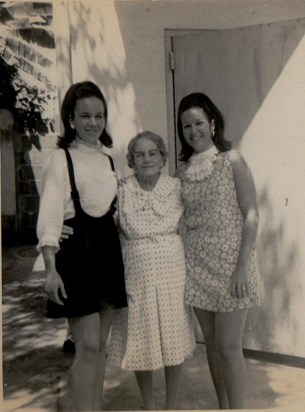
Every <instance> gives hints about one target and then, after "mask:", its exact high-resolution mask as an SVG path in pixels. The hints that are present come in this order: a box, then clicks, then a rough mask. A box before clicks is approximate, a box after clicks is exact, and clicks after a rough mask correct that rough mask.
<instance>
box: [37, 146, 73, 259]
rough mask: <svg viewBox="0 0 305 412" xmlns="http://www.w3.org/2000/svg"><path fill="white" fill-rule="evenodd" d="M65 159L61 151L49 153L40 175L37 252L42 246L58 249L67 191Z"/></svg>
mask: <svg viewBox="0 0 305 412" xmlns="http://www.w3.org/2000/svg"><path fill="white" fill-rule="evenodd" d="M66 169H67V164H66V158H65V154H64V151H63V150H59V149H58V150H55V151H54V152H53V153H51V155H50V158H49V161H48V163H47V164H46V166H45V167H44V168H43V173H42V188H41V195H40V206H39V215H38V223H37V237H38V240H39V242H38V245H37V250H38V251H40V250H41V247H43V246H54V247H55V248H56V251H57V250H58V249H59V238H60V234H61V231H62V225H63V221H64V210H65V192H66V191H67V179H66V173H65V172H66Z"/></svg>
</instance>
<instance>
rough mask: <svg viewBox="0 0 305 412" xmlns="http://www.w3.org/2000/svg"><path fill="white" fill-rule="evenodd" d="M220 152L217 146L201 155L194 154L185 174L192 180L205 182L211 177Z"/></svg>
mask: <svg viewBox="0 0 305 412" xmlns="http://www.w3.org/2000/svg"><path fill="white" fill-rule="evenodd" d="M218 153H219V150H218V149H217V147H216V146H215V145H213V146H212V147H210V148H209V149H207V150H205V151H204V152H201V153H194V154H192V156H191V157H190V159H189V163H190V165H189V167H188V168H187V170H186V172H185V174H186V176H187V177H188V178H189V179H190V180H193V181H195V180H203V179H205V178H207V177H209V176H210V174H211V173H212V171H213V168H214V162H215V161H216V159H217V155H218Z"/></svg>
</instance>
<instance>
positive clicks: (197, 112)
mask: <svg viewBox="0 0 305 412" xmlns="http://www.w3.org/2000/svg"><path fill="white" fill-rule="evenodd" d="M181 125H182V132H183V137H184V139H185V141H186V142H187V144H188V145H189V146H190V147H192V148H193V149H194V151H195V152H196V153H201V152H204V151H206V150H207V149H209V148H210V147H211V146H213V144H214V142H213V140H212V132H214V130H215V122H214V120H212V121H211V122H210V121H209V118H208V116H207V115H206V113H205V111H204V110H203V109H202V108H201V107H191V108H190V109H187V110H186V111H185V112H183V113H182V115H181Z"/></svg>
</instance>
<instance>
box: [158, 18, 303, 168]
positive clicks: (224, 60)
mask: <svg viewBox="0 0 305 412" xmlns="http://www.w3.org/2000/svg"><path fill="white" fill-rule="evenodd" d="M304 34H305V19H298V20H290V21H283V22H276V23H270V24H261V25H254V26H249V27H242V28H235V29H228V30H191V31H185V30H166V31H165V49H166V83H167V110H168V136H169V152H170V157H169V167H170V173H171V174H173V173H174V170H175V168H176V167H177V164H178V156H179V151H180V145H179V141H178V137H177V133H176V112H177V111H178V106H179V102H180V100H181V98H182V97H183V96H185V95H186V94H189V93H192V92H195V91H201V92H203V93H205V94H207V95H208V96H209V97H210V98H211V99H212V100H213V101H214V103H215V104H216V106H218V107H219V108H220V110H221V111H222V113H223V116H224V119H225V136H226V138H227V140H230V141H232V142H233V147H237V146H238V144H239V142H240V141H241V139H242V137H243V135H244V133H245V131H246V130H247V128H248V126H249V124H250V123H251V120H252V119H253V117H254V116H255V114H256V112H257V111H258V110H259V108H260V106H261V104H262V103H263V101H264V99H265V98H266V96H267V94H268V92H269V90H270V89H271V88H272V86H273V84H274V83H275V81H276V80H277V78H278V76H279V75H280V74H281V72H282V70H283V68H284V67H285V65H286V63H287V62H288V60H289V58H290V56H291V55H292V53H293V52H294V50H295V48H296V47H297V45H298V43H299V42H300V40H301V39H302V38H303V36H304ZM172 137H173V138H172ZM266 137H267V136H266Z"/></svg>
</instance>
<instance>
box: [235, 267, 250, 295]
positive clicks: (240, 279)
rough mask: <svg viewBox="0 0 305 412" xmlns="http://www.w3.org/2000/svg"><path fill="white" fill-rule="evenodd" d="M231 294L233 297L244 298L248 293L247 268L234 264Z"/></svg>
mask: <svg viewBox="0 0 305 412" xmlns="http://www.w3.org/2000/svg"><path fill="white" fill-rule="evenodd" d="M231 295H232V296H233V297H234V298H245V297H247V296H248V295H249V273H248V268H245V267H241V266H239V265H237V266H236V268H235V270H234V272H233V276H232V281H231Z"/></svg>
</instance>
